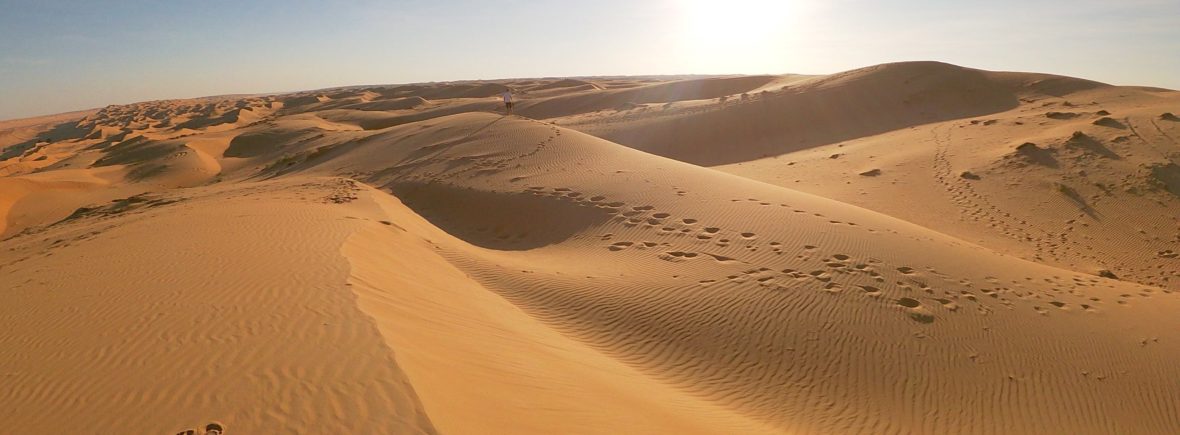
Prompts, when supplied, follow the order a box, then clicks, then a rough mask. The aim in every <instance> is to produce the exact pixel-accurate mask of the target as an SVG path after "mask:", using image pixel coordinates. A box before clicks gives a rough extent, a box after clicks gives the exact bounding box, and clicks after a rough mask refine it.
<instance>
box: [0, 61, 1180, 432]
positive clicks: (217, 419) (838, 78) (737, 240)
mask: <svg viewBox="0 0 1180 435" xmlns="http://www.w3.org/2000/svg"><path fill="white" fill-rule="evenodd" d="M505 86H509V87H512V88H513V89H515V90H517V92H518V96H519V98H520V100H521V101H520V105H519V108H520V110H519V113H520V115H514V116H507V117H506V116H503V115H502V114H498V113H494V111H495V110H497V109H498V106H497V104H498V103H497V100H496V98H497V97H496V95H497V94H498V93H499V91H500V90H501V89H503V88H504V87H505ZM1178 109H1180V93H1177V92H1174V91H1167V90H1158V89H1148V88H1131V87H1116V86H1110V85H1105V84H1101V83H1097V82H1092V81H1087V80H1082V79H1074V78H1068V77H1059V76H1050V75H1043V74H1032V73H1007V72H989V71H981V70H974V69H968V68H962V67H958V66H954V65H947V64H942V63H935V62H916V63H901V64H886V65H879V66H874V67H869V68H864V69H858V70H854V71H849V72H845V73H840V74H833V75H830V76H816V77H808V76H753V77H703V78H702V77H687V78H674V77H663V78H581V79H560V78H555V79H518V80H505V81H495V82H472V83H435V84H422V85H397V86H362V87H355V88H341V89H333V90H322V91H313V92H305V93H298V94H291V95H273V96H230V97H217V98H209V99H199V100H171V101H163V102H149V103H140V104H136V105H128V106H113V107H108V108H105V109H103V110H101V111H98V112H95V113H89V114H78V115H71V116H69V117H62V118H54V119H48V118H47V119H44V120H30V121H17V122H13V121H9V122H8V123H6V124H4V125H3V126H0V127H4V129H0V139H3V140H4V141H5V142H2V143H4V144H7V145H4V148H2V149H0V152H5V153H6V155H9V156H10V157H8V158H7V159H6V160H3V161H0V168H13V169H10V170H9V172H8V175H7V176H5V177H4V178H0V216H3V217H4V221H3V222H4V226H3V227H0V231H2V233H0V239H3V242H2V243H3V245H2V246H3V247H4V249H2V250H0V279H2V280H3V286H2V287H3V288H5V289H8V290H9V291H8V292H7V293H6V294H5V296H4V297H5V298H6V299H5V300H4V301H3V302H4V303H3V304H0V307H3V308H0V319H2V321H3V324H4V325H6V326H7V328H6V329H5V330H4V331H2V332H0V343H3V346H0V349H4V351H3V352H4V355H2V357H0V376H3V379H4V380H5V384H6V385H8V386H10V388H7V389H4V390H0V405H3V407H2V408H0V409H3V410H2V411H0V421H4V422H5V423H6V428H8V429H10V430H13V431H17V432H31V433H70V432H90V431H92V430H93V428H96V427H103V428H120V429H125V430H130V431H132V432H136V433H176V432H178V431H180V430H182V429H185V428H193V427H202V425H205V424H208V423H210V422H214V423H216V424H218V425H222V426H224V427H225V428H226V433H229V434H233V433H276V432H279V433H436V432H442V433H505V434H509V433H513V434H515V433H1095V434H1098V433H1145V434H1147V433H1172V432H1177V431H1180V414H1177V413H1176V412H1175V410H1176V409H1177V407H1178V406H1180V385H1177V384H1176V383H1175V382H1174V381H1172V380H1174V379H1180V367H1178V366H1177V365H1176V364H1175V363H1174V362H1175V361H1178V360H1180V344H1177V343H1175V342H1174V340H1173V337H1172V336H1173V335H1174V334H1173V333H1172V331H1176V330H1178V329H1180V318H1178V317H1176V316H1175V313H1176V312H1178V310H1180V299H1177V297H1176V295H1175V291H1176V290H1180V258H1177V252H1178V251H1180V249H1177V248H1176V246H1180V193H1178V192H1180V187H1178V186H1180V181H1178V180H1180V170H1178V169H1176V168H1177V166H1176V165H1177V158H1180V143H1178V142H1176V140H1175V139H1174V138H1180V122H1174V121H1171V120H1170V119H1169V118H1168V117H1166V116H1162V115H1161V114H1164V113H1171V112H1176V111H1177V110H1178ZM50 135H52V136H53V137H49V136H50ZM30 141H32V142H31V143H32V144H33V145H32V146H28V145H22V144H28V143H30ZM14 147H23V148H22V149H20V150H19V151H12V152H10V150H16V149H17V148H14ZM42 156H45V158H44V159H41V160H37V159H39V158H41V157H42ZM63 413H68V414H69V415H71V416H72V418H69V419H62V418H59V416H60V415H62V414H63Z"/></svg>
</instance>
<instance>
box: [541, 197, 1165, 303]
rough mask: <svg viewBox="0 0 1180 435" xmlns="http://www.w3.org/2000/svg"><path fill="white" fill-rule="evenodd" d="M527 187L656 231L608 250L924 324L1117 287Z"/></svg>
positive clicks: (1080, 298)
mask: <svg viewBox="0 0 1180 435" xmlns="http://www.w3.org/2000/svg"><path fill="white" fill-rule="evenodd" d="M524 191H525V192H526V193H529V194H532V195H538V196H549V197H554V198H558V199H560V200H566V201H574V202H577V203H580V204H582V205H585V206H591V207H597V208H600V209H603V210H604V211H606V212H607V213H609V214H612V215H614V216H615V217H614V219H615V220H616V221H617V222H621V223H622V225H623V226H624V227H627V228H640V229H646V230H649V231H652V235H653V237H651V238H650V239H648V240H641V241H631V240H623V241H615V237H616V235H615V234H613V233H607V234H603V235H601V236H600V237H599V239H600V240H601V241H602V242H604V244H605V248H606V249H607V250H608V251H610V252H619V251H624V250H640V251H652V252H653V253H654V255H656V256H657V257H658V258H659V259H661V260H664V261H669V262H673V263H682V262H691V261H698V260H711V261H715V262H717V263H721V264H725V265H731V266H734V267H735V268H738V269H740V270H739V271H737V272H735V273H731V274H729V275H726V276H724V277H716V278H711V279H701V280H699V281H698V282H697V285H701V286H709V285H714V284H720V283H722V282H730V283H733V284H738V285H749V284H752V285H757V286H759V287H761V288H764V289H766V290H768V291H798V290H801V289H816V290H818V291H823V292H826V293H830V294H844V295H857V296H861V297H868V298H872V299H875V300H878V301H879V303H883V304H888V305H894V306H897V307H899V308H900V309H901V310H902V311H903V312H905V313H906V315H907V317H908V318H909V319H911V320H913V321H915V322H918V323H923V324H925V323H932V322H934V321H935V320H936V318H937V316H936V315H937V314H940V313H941V314H943V315H950V313H956V312H975V313H977V314H980V315H989V314H991V313H993V312H995V311H996V310H997V309H1007V310H1013V309H1017V308H1019V307H1020V306H1028V307H1031V309H1032V310H1034V311H1035V312H1037V313H1039V314H1041V315H1049V314H1050V313H1051V312H1053V311H1054V310H1057V311H1082V312H1097V311H1098V310H1099V309H1100V308H1102V307H1103V301H1102V300H1101V299H1100V298H1098V297H1093V296H1088V295H1085V294H1083V293H1082V292H1081V291H1080V289H1081V288H1083V287H1103V286H1105V287H1107V288H1114V287H1113V285H1111V284H1110V283H1109V282H1106V281H1105V280H1102V279H1099V278H1098V277H1092V276H1087V275H1080V274H1078V275H1075V276H1072V277H1070V278H1069V279H1066V278H1062V277H1060V276H1054V277H1053V278H1046V279H1043V280H1040V281H1038V280H1034V279H1033V278H1025V279H1024V280H1023V281H1020V280H1012V281H1010V282H1007V283H1003V282H1001V281H1000V280H999V279H997V278H994V277H987V278H986V283H980V284H976V283H973V282H971V281H970V280H966V279H955V278H954V277H951V276H948V275H945V274H941V273H939V272H938V271H937V270H934V269H931V268H926V269H923V270H919V269H917V268H914V267H911V266H905V265H898V266H895V267H890V266H887V265H885V264H884V263H883V262H882V261H881V260H878V259H874V258H865V259H857V258H853V257H852V256H850V255H847V254H842V253H824V252H822V250H821V248H820V247H819V246H816V245H810V244H804V245H801V246H787V245H786V244H784V243H782V242H779V241H773V240H770V241H763V240H762V239H760V238H759V236H758V235H757V234H755V233H754V232H751V231H728V230H725V229H723V228H721V227H717V226H709V225H707V224H704V223H702V222H700V221H699V220H698V219H695V218H690V217H684V218H679V217H673V216H672V215H671V213H667V212H662V211H658V210H656V209H655V207H653V206H650V205H639V206H630V205H628V204H626V203H624V202H622V201H609V200H608V199H607V198H606V197H605V196H590V197H586V196H585V195H583V194H582V193H580V192H576V191H573V190H572V189H569V188H564V187H557V188H546V187H541V186H531V187H527V188H525V190H524ZM734 201H747V202H753V203H757V204H758V205H761V206H771V205H774V204H772V203H769V202H765V201H759V200H757V199H746V200H734ZM778 206H779V207H783V208H786V209H788V210H790V211H791V212H793V213H799V214H805V215H808V216H811V217H813V218H816V219H824V220H827V221H828V223H831V224H838V225H849V226H854V227H855V226H857V225H856V224H855V223H852V222H841V221H838V220H831V219H828V218H826V217H825V216H823V215H822V214H819V213H810V212H807V211H806V210H801V209H797V208H793V207H791V206H790V205H788V204H778ZM863 229H865V230H868V231H875V230H872V229H867V228H863ZM689 236H691V239H690V241H689V243H696V244H702V243H703V244H704V245H700V248H699V249H695V250H686V249H684V247H683V246H684V243H683V242H680V243H677V244H675V245H674V244H673V243H670V242H669V241H666V240H667V239H668V237H689ZM710 247H716V248H718V249H721V250H723V251H724V253H725V254H729V255H723V253H719V252H710V249H709V248H710ZM730 247H737V248H740V249H742V250H744V251H745V252H747V253H753V252H758V251H761V250H767V251H769V252H770V253H772V254H773V255H774V256H775V257H770V258H769V259H764V260H761V261H759V260H756V259H754V260H744V259H742V258H736V257H745V256H742V255H737V254H732V249H724V248H730ZM790 254H794V255H790ZM781 255H790V256H789V257H785V258H784V261H783V263H787V262H789V263H793V264H798V263H802V264H808V265H811V266H812V267H806V268H803V269H795V268H783V267H781V266H775V265H774V264H773V263H779V262H777V261H775V260H774V258H776V257H777V256H781ZM755 257H758V256H755ZM761 257H762V258H765V257H766V256H765V255H762V256H761ZM759 263H764V264H759ZM804 269H810V270H804ZM1154 292H1155V290H1154V289H1152V288H1149V287H1142V288H1141V289H1140V290H1139V291H1138V292H1137V293H1124V294H1121V295H1119V297H1118V298H1117V299H1116V300H1115V301H1114V302H1115V303H1116V304H1119V305H1126V304H1128V303H1129V302H1130V301H1131V300H1132V299H1133V298H1136V297H1140V298H1149V297H1152V296H1153V295H1154ZM1018 302H1023V303H1022V304H1018Z"/></svg>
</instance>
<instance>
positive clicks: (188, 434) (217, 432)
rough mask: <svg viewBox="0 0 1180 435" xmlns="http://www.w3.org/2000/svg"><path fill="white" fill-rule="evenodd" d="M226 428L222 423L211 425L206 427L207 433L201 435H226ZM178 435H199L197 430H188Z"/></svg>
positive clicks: (177, 434)
mask: <svg viewBox="0 0 1180 435" xmlns="http://www.w3.org/2000/svg"><path fill="white" fill-rule="evenodd" d="M224 434H225V427H224V426H222V425H221V423H209V424H207V425H205V431H204V432H201V435H224ZM176 435H198V434H197V431H196V430H193V429H187V430H183V431H180V432H177V433H176Z"/></svg>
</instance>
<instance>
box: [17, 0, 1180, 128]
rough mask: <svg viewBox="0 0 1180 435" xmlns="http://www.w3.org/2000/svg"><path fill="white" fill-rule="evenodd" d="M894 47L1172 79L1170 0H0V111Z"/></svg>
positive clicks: (1174, 34) (776, 65) (870, 54)
mask: <svg viewBox="0 0 1180 435" xmlns="http://www.w3.org/2000/svg"><path fill="white" fill-rule="evenodd" d="M906 60H938V61H944V62H949V63H953V64H957V65H962V66H968V67H973V68H982V69H990V70H1005V71H1032V72H1045V73H1054V74H1063V75H1069V76H1075V77H1082V78H1087V79H1092V80H1098V81H1103V82H1107V83H1112V84H1122V85H1143V86H1159V87H1166V88H1172V89H1180V0H1100V1H1099V0H1068V1H1065V0H991V1H977V0H976V1H954V0H895V1H890V2H884V1H876V0H778V1H772V0H723V1H704V0H646V1H643V0H595V1H580V0H567V1H555V0H531V1H530V0H501V1H489V0H454V1H446V0H435V1H428V0H422V1H418V0H406V1H393V0H387V1H376V0H351V1H301V0H234V1H222V0H203V1H148V0H122V1H105V0H0V119H12V118H21V117H28V116H36V115H43V114H51V113H60V112H65V111H72V110H81V109H88V108H95V107H102V106H106V105H108V104H125V103H131V102H136V101H145V100H154V99H166V98H189V97H198V96H208V95H221V94H235V93H269V92H282V91H298V90H308V89H317V88H325V87H332V86H346V85H360V84H389V83H413V82H427V81H448V80H470V79H496V78H521V77H556V76H594V75H647V74H765V73H773V74H783V73H803V74H826V73H834V72H839V71H844V70H849V69H854V68H859V67H864V66H869V65H875V64H879V63H885V62H896V61H906Z"/></svg>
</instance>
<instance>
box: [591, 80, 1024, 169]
mask: <svg viewBox="0 0 1180 435" xmlns="http://www.w3.org/2000/svg"><path fill="white" fill-rule="evenodd" d="M1018 104H1019V97H1018V95H1017V92H1016V90H1015V89H1014V85H1012V84H1010V83H1006V82H1004V81H1003V80H999V79H997V78H996V77H994V76H992V75H989V73H988V72H985V71H980V70H973V69H968V68H962V67H958V66H954V65H949V64H943V63H937V62H909V63H902V64H887V65H879V66H876V67H871V68H866V69H862V70H855V71H849V72H846V73H841V74H835V75H832V76H827V77H824V78H822V79H819V80H814V81H811V82H808V83H804V84H800V85H797V86H787V87H785V88H783V89H781V90H779V91H777V92H770V93H766V94H761V95H757V98H750V99H749V101H741V102H734V103H729V104H724V105H722V106H721V107H716V108H713V109H711V110H703V111H698V112H696V113H689V114H685V115H684V116H669V117H662V118H659V119H656V120H652V121H651V122H643V123H634V124H631V125H622V126H620V127H618V128H612V129H611V130H609V131H603V132H602V133H601V134H597V135H598V136H600V137H602V138H604V139H607V140H610V141H613V142H617V143H620V144H623V145H627V146H630V147H632V148H635V149H639V150H641V151H646V152H649V153H653V154H658V155H661V156H664V157H669V158H673V159H677V160H681V161H684V162H688V163H693V164H696V165H703V166H717V165H724V164H729V163H738V162H743V161H749V160H755V159H760V158H765V157H770V156H775V155H780V154H785V153H789V152H794V151H799V150H803V149H807V148H812V147H816V146H821V145H827V144H832V143H837V142H842V141H846V140H851V139H855V138H858V137H864V136H871V135H876V134H880V133H885V132H888V131H893V130H898V129H902V128H907V127H912V126H916V125H922V124H927V123H932V122H941V121H948V120H953V119H961V118H968V117H973V116H981V115H986V114H991V113H997V112H1002V111H1005V110H1009V109H1012V108H1014V107H1017V105H1018ZM588 133H591V134H594V132H593V131H588Z"/></svg>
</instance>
